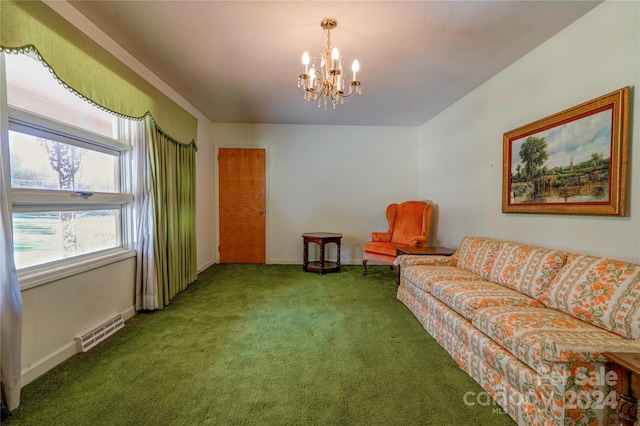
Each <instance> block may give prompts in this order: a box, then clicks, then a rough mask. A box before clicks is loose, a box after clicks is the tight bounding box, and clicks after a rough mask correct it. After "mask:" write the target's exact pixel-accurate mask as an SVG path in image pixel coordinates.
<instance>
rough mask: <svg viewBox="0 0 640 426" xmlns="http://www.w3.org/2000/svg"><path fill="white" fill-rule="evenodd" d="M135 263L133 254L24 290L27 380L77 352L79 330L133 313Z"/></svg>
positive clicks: (24, 371) (23, 346)
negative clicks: (111, 262)
mask: <svg viewBox="0 0 640 426" xmlns="http://www.w3.org/2000/svg"><path fill="white" fill-rule="evenodd" d="M135 268H136V260H135V258H129V259H127V260H123V261H120V262H117V263H114V264H111V265H108V266H105V267H102V268H97V269H93V270H90V271H87V272H84V273H81V274H78V275H74V276H72V277H69V278H65V279H62V280H59V281H54V282H51V283H48V284H45V285H42V286H39V287H35V288H31V289H29V290H24V291H23V292H22V305H23V311H22V385H23V386H24V385H26V384H27V383H29V382H30V381H32V380H33V379H35V378H36V377H38V376H39V375H41V374H43V373H45V372H46V371H47V370H49V369H51V368H53V367H54V366H56V365H57V364H59V363H60V362H62V361H64V360H65V359H67V358H69V357H70V356H72V355H74V354H75V353H76V345H75V340H74V338H75V336H77V335H81V334H82V333H83V332H85V331H88V330H90V329H91V328H93V327H95V326H97V325H98V324H102V323H103V322H104V321H106V320H108V319H110V318H112V317H113V316H114V315H115V314H118V313H124V317H125V321H126V319H128V318H130V317H131V316H133V314H134V309H133V285H132V282H133V279H134V276H135Z"/></svg>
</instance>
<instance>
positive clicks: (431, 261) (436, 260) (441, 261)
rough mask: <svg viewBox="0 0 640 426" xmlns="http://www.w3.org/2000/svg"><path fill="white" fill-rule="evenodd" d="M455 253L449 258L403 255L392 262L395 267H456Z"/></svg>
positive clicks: (456, 257)
mask: <svg viewBox="0 0 640 426" xmlns="http://www.w3.org/2000/svg"><path fill="white" fill-rule="evenodd" d="M457 262H458V256H457V253H454V254H452V255H451V256H419V255H411V254H403V255H402V256H398V257H397V258H396V260H395V261H394V262H393V263H394V265H395V266H412V265H430V266H456V263H457Z"/></svg>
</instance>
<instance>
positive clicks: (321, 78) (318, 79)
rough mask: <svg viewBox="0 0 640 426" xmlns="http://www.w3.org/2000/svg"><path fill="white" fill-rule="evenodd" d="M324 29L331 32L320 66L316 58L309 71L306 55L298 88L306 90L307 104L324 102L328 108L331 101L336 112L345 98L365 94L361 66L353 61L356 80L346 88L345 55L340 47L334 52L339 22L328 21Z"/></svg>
mask: <svg viewBox="0 0 640 426" xmlns="http://www.w3.org/2000/svg"><path fill="white" fill-rule="evenodd" d="M320 26H321V27H322V28H323V29H324V30H327V48H326V49H324V50H322V51H321V52H320V66H319V67H318V68H316V58H313V63H312V64H311V69H309V62H310V58H309V53H307V52H304V54H303V55H302V66H303V73H302V74H300V75H299V76H298V87H302V89H303V90H304V98H305V99H306V100H307V101H318V107H320V106H321V105H322V104H323V103H324V109H325V110H326V109H327V104H328V101H329V100H331V104H332V105H333V109H336V105H337V104H338V102H340V103H342V101H343V98H346V97H347V96H351V95H353V94H354V93H358V94H359V95H361V94H362V87H361V86H360V82H359V81H358V71H360V64H359V63H358V60H357V59H356V60H355V61H353V65H352V66H351V70H352V71H353V79H352V80H351V81H350V82H349V87H347V86H345V82H344V73H343V72H342V56H341V55H340V52H339V51H338V49H337V48H335V47H334V48H333V50H332V49H331V30H332V29H334V28H335V27H337V26H338V21H337V20H335V19H333V18H325V19H323V20H322V22H320Z"/></svg>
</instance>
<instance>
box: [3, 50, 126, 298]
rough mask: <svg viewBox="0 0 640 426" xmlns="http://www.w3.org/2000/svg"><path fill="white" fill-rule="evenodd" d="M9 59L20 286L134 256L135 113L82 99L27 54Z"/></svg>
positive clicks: (10, 190) (11, 161)
mask: <svg viewBox="0 0 640 426" xmlns="http://www.w3.org/2000/svg"><path fill="white" fill-rule="evenodd" d="M5 59H6V61H5V62H6V87H7V104H8V105H7V108H8V112H9V113H8V128H9V132H8V134H9V139H8V148H9V149H8V152H9V159H8V166H9V170H10V179H9V182H8V185H9V186H10V188H8V191H7V192H8V193H9V194H10V197H11V203H12V220H13V238H14V259H15V262H16V267H17V268H18V275H19V277H20V282H21V287H22V288H25V287H26V288H28V287H31V286H35V285H40V284H43V283H46V282H49V281H51V280H54V279H59V278H61V277H63V276H68V275H71V274H74V273H77V272H80V271H82V270H87V269H91V268H93V267H96V266H100V265H102V264H105V263H109V262H112V261H115V260H120V259H122V258H125V257H129V256H132V255H133V252H132V250H130V249H131V248H132V237H131V236H132V234H133V232H132V225H131V224H132V220H131V216H132V215H131V213H132V212H131V209H132V207H131V202H132V195H131V189H130V188H131V182H130V180H131V178H130V177H131V148H130V145H129V144H127V143H125V142H126V141H127V139H128V137H127V135H128V133H129V132H128V130H129V126H130V124H131V123H130V121H129V120H126V119H122V118H118V117H116V116H114V115H111V114H109V113H107V112H104V111H102V110H100V109H99V108H97V107H96V106H93V105H91V104H90V103H89V102H86V101H83V100H82V99H80V98H79V97H78V96H76V95H74V94H73V93H71V92H70V91H69V90H68V89H65V88H64V87H63V86H62V85H61V84H60V83H59V82H57V81H56V80H55V78H54V77H53V76H52V74H50V73H49V71H48V69H47V68H46V67H45V66H43V65H42V64H41V63H40V62H39V61H37V60H34V59H32V58H30V57H28V56H27V55H5ZM3 107H4V105H3ZM3 143H5V142H3ZM3 161H5V162H6V161H7V160H6V159H4V160H3ZM5 164H6V163H5Z"/></svg>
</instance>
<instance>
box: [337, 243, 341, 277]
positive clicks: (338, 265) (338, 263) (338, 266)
mask: <svg viewBox="0 0 640 426" xmlns="http://www.w3.org/2000/svg"><path fill="white" fill-rule="evenodd" d="M336 244H338V259H337V261H336V267H337V268H338V273H340V243H339V242H338V243H336Z"/></svg>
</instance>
